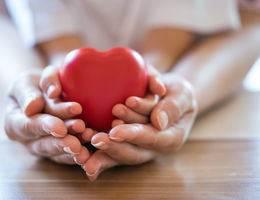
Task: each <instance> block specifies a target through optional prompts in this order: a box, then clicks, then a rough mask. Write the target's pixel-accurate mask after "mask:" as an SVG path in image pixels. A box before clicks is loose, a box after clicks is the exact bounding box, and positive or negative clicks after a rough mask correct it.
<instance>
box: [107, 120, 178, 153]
mask: <svg viewBox="0 0 260 200" xmlns="http://www.w3.org/2000/svg"><path fill="white" fill-rule="evenodd" d="M109 138H110V139H111V140H113V141H115V142H129V143H131V144H135V145H137V146H140V147H143V148H148V149H154V150H163V149H167V148H169V147H172V146H176V145H178V144H179V143H180V141H182V138H183V135H182V130H180V129H179V128H176V127H174V126H172V127H170V128H168V129H166V130H163V131H158V130H157V129H156V128H154V127H153V126H151V125H143V124H124V125H120V126H117V127H115V128H113V129H112V130H111V131H110V133H109Z"/></svg>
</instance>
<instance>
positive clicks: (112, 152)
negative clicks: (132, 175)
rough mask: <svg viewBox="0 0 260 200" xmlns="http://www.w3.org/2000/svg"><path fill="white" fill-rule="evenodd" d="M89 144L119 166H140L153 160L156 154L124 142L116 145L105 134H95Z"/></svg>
mask: <svg viewBox="0 0 260 200" xmlns="http://www.w3.org/2000/svg"><path fill="white" fill-rule="evenodd" d="M91 144H92V145H93V146H94V147H96V148H98V149H100V150H103V151H104V152H105V153H106V154H108V155H109V156H110V157H111V158H113V159H114V160H117V161H118V162H119V163H120V164H127V165H134V164H141V163H144V162H146V161H148V160H151V159H152V158H154V157H155V156H156V155H158V153H157V152H156V151H153V150H147V149H143V148H140V147H138V146H136V145H133V144H129V143H126V142H123V143H118V142H114V141H112V140H111V139H109V136H108V134H106V133H97V134H96V135H95V136H94V137H93V138H92V140H91Z"/></svg>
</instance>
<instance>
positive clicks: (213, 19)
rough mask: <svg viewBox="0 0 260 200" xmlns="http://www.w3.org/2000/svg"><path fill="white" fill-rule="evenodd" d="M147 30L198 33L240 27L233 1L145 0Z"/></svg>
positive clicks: (235, 4)
mask: <svg viewBox="0 0 260 200" xmlns="http://www.w3.org/2000/svg"><path fill="white" fill-rule="evenodd" d="M147 3H148V13H147V20H148V21H147V25H148V28H154V27H158V26H173V27H179V28H183V29H188V30H191V31H195V32H198V33H212V32H219V31H223V30H228V29H238V28H239V27H240V17H239V11H238V8H237V2H236V0H181V1H180V0H162V1H158V0H148V1H147Z"/></svg>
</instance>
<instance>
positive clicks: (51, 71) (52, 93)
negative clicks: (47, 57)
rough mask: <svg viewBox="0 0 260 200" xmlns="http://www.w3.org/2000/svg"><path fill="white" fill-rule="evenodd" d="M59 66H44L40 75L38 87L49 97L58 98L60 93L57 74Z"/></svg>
mask: <svg viewBox="0 0 260 200" xmlns="http://www.w3.org/2000/svg"><path fill="white" fill-rule="evenodd" d="M58 71H59V68H58V67H57V66H52V65H50V66H48V67H46V68H45V69H44V70H43V72H42V76H41V80H40V87H41V89H42V91H43V92H44V93H45V94H46V95H47V97H49V98H51V99H55V98H58V97H59V96H60V95H61V91H62V88H61V84H60V80H59V75H58Z"/></svg>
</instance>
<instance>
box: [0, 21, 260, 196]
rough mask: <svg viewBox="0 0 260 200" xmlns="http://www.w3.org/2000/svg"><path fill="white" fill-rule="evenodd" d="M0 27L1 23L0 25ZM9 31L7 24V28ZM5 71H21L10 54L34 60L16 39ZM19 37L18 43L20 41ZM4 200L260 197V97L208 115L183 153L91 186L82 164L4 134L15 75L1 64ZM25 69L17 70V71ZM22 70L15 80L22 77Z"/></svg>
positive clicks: (243, 98) (1, 49)
mask: <svg viewBox="0 0 260 200" xmlns="http://www.w3.org/2000/svg"><path fill="white" fill-rule="evenodd" d="M0 24H1V22H0ZM1 27H3V26H1ZM4 27H5V29H2V30H5V31H7V33H6V34H5V35H0V36H1V37H0V44H1V45H0V55H3V54H2V53H5V54H4V55H6V56H5V57H4V58H1V60H2V64H3V63H4V64H3V66H10V65H14V66H19V65H18V64H19V63H17V62H16V60H14V59H11V57H10V54H9V57H8V53H7V52H9V53H10V52H11V53H12V52H16V53H15V54H19V55H18V56H21V57H23V58H24V60H25V61H27V60H29V59H25V58H28V54H26V53H25V51H23V50H21V49H22V48H23V47H22V46H21V44H20V43H19V41H18V40H17V39H16V40H15V39H14V40H12V41H13V44H14V46H15V47H16V48H13V47H14V46H12V45H10V44H9V43H8V45H3V44H5V42H6V39H5V38H4V36H8V37H10V35H15V32H14V30H13V29H12V28H11V26H10V25H8V24H6V23H5V22H4ZM14 38H17V36H15V37H14ZM0 69H1V71H0V74H3V75H4V76H3V77H2V76H1V78H0V91H1V93H0V109H1V112H0V113H1V114H0V200H2V199H3V200H6V199H14V200H17V199H91V200H95V199H142V200H143V199H149V200H152V199H156V200H157V199H199V200H201V199H207V200H212V199H217V200H219V199H260V125H259V123H260V103H259V102H260V93H249V92H246V91H241V93H240V94H238V95H237V97H236V98H233V99H231V100H229V101H228V102H226V103H225V104H223V105H221V106H219V107H217V108H216V109H215V110H213V111H212V112H210V113H207V114H206V115H204V116H202V117H201V118H200V119H199V120H198V121H197V122H196V125H195V127H194V128H193V130H192V133H191V136H190V138H189V141H188V142H187V143H186V144H185V145H184V147H183V148H182V149H181V150H180V151H179V152H177V153H171V154H167V155H163V156H161V157H159V158H158V159H156V160H154V161H152V162H149V163H146V164H143V165H139V166H126V167H116V168H113V169H110V170H108V171H106V172H104V173H103V174H102V175H101V176H100V177H99V179H98V180H97V181H95V182H90V181H88V179H87V178H86V176H85V174H84V172H83V171H82V169H81V168H80V167H77V166H63V165H58V164H55V163H53V162H50V161H48V160H44V159H39V158H37V157H34V156H32V155H30V154H29V153H28V152H27V151H26V150H25V149H24V147H23V146H21V145H20V144H18V143H15V142H12V141H9V140H7V139H6V137H5V136H4V134H3V132H4V131H3V111H2V110H3V108H4V107H5V103H4V100H3V97H4V96H5V92H6V88H7V87H8V85H6V84H4V82H5V81H4V79H7V78H8V77H9V78H12V76H13V74H14V72H11V71H8V70H6V67H2V66H0ZM18 70H19V69H17V71H18ZM17 71H16V74H17Z"/></svg>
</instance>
